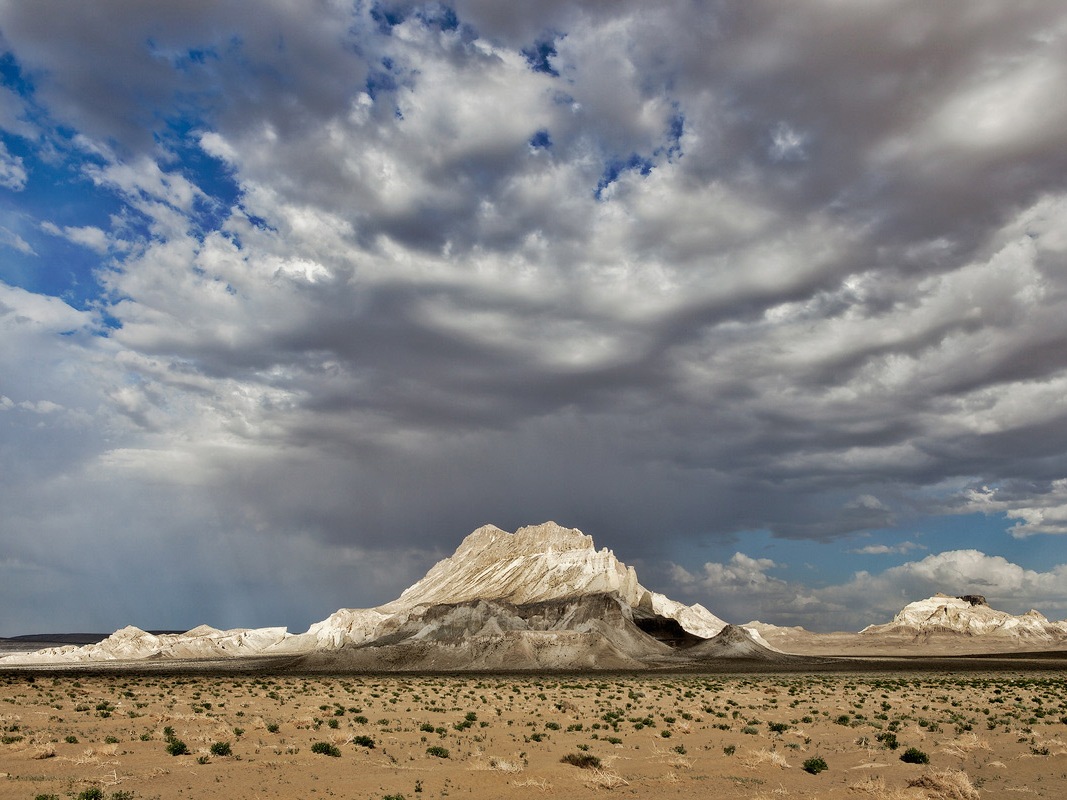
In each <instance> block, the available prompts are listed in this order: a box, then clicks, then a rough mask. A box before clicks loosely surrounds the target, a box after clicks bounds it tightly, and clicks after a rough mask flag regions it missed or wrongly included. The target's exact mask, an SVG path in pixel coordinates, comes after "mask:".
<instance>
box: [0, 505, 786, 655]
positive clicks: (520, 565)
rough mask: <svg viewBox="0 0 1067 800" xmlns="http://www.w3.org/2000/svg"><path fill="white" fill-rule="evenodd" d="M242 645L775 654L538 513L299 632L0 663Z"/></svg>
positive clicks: (121, 645)
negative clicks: (392, 594)
mask: <svg viewBox="0 0 1067 800" xmlns="http://www.w3.org/2000/svg"><path fill="white" fill-rule="evenodd" d="M242 657H244V658H252V657H259V658H266V657H270V658H275V659H277V658H281V657H284V658H289V659H290V660H291V663H292V664H293V665H294V666H299V667H302V668H306V669H317V668H321V669H351V670H467V669H477V670H497V669H526V670H529V669H642V668H646V667H650V666H671V665H674V666H686V665H692V664H699V663H701V662H703V661H708V660H715V659H723V658H735V659H736V658H745V659H779V658H782V657H786V656H784V654H781V653H779V652H778V651H776V650H775V649H774V648H772V647H770V646H769V645H768V644H767V643H766V642H765V641H763V640H762V639H761V638H760V637H759V635H758V634H756V633H754V632H750V631H746V630H744V629H742V628H735V627H733V626H727V625H726V623H725V622H723V620H721V619H719V618H718V617H716V616H715V615H714V614H712V613H711V612H710V611H708V610H707V609H706V608H704V607H703V606H701V605H692V606H686V605H683V604H682V603H678V602H676V601H674V600H671V599H670V598H668V597H665V596H664V595H662V594H659V593H656V592H652V591H649V590H648V589H646V588H645V587H643V586H642V585H641V584H640V583H639V582H638V580H637V574H636V573H635V572H634V570H633V568H632V567H627V566H626V565H625V564H623V563H621V562H620V561H619V560H618V559H616V558H615V555H614V554H613V553H612V552H611V551H610V550H607V549H602V550H597V549H596V548H595V547H594V545H593V540H592V539H591V538H590V537H589V536H586V535H585V534H583V533H582V532H581V531H579V530H577V529H573V528H563V527H561V526H559V525H557V524H556V523H554V522H546V523H544V524H542V525H535V526H530V527H525V528H520V529H519V530H517V531H516V532H515V533H508V532H506V531H503V530H501V529H500V528H497V527H495V526H492V525H487V526H484V527H482V528H479V529H478V530H476V531H474V532H473V533H471V534H470V535H469V536H467V537H466V538H465V539H464V540H463V542H462V543H461V544H460V546H459V548H458V549H457V550H456V552H455V553H454V554H453V555H452V556H451V557H449V558H446V559H444V560H442V561H440V562H438V563H437V564H436V565H434V566H433V567H432V568H431V569H430V571H429V572H427V573H426V575H425V577H423V578H422V580H420V581H418V582H417V583H416V584H414V585H413V586H411V587H410V588H408V589H407V590H406V591H404V592H403V593H402V594H401V595H400V597H399V598H397V599H396V600H394V601H392V602H391V603H387V604H385V605H382V606H378V607H376V608H367V609H340V610H339V611H336V612H335V613H333V614H331V615H330V616H329V617H328V618H327V619H325V620H323V621H321V622H318V623H315V624H314V625H312V626H311V627H310V628H309V629H308V630H307V632H305V633H302V634H290V633H288V632H287V631H286V630H285V629H284V628H263V629H252V630H247V629H237V630H230V631H219V630H216V629H214V628H209V627H207V626H201V627H200V628H195V629H193V630H191V631H189V632H188V633H183V634H171V635H162V636H156V635H152V634H149V633H146V632H145V631H141V630H138V629H137V628H132V627H128V628H123V629H122V630H120V631H118V632H117V633H115V634H112V635H111V636H110V637H108V638H107V639H105V640H103V641H102V642H100V643H98V644H94V645H88V646H84V647H74V646H68V647H59V648H51V649H48V650H41V651H38V652H35V653H30V654H24V655H16V656H9V657H7V658H3V659H0V666H8V665H11V666H14V665H16V664H31V663H34V664H42V663H43V664H83V663H93V664H97V663H101V662H112V663H118V662H123V663H127V662H141V663H143V662H144V661H145V660H154V661H182V662H188V661H214V662H218V661H228V660H232V659H239V658H242Z"/></svg>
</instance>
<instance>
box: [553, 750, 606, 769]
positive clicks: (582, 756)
mask: <svg viewBox="0 0 1067 800" xmlns="http://www.w3.org/2000/svg"><path fill="white" fill-rule="evenodd" d="M560 762H561V763H563V764H571V765H572V766H575V767H581V768H582V769H600V759H599V758H597V757H596V756H594V755H593V754H592V753H567V755H565V756H563V758H561V759H560Z"/></svg>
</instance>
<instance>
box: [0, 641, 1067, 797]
mask: <svg viewBox="0 0 1067 800" xmlns="http://www.w3.org/2000/svg"><path fill="white" fill-rule="evenodd" d="M1058 663H1059V665H1060V666H1055V665H1053V664H1048V663H1046V664H1044V665H1038V666H1037V667H1034V666H1033V665H1029V666H1028V665H1027V664H1026V663H1023V662H1020V665H1019V667H1018V668H1012V667H1010V665H1008V666H1005V665H1003V664H1002V665H1001V666H1000V667H998V668H997V669H993V670H987V669H983V668H980V667H979V666H978V665H975V666H974V667H972V668H967V669H962V670H953V669H939V668H938V669H930V668H923V669H905V670H890V671H881V670H879V669H867V670H859V671H840V670H829V671H822V672H810V673H806V672H803V671H793V672H735V673H730V672H723V673H715V674H661V673H645V674H608V673H604V674H595V673H594V674H580V675H577V674H576V675H561V674H554V675H530V674H527V675H518V674H512V675H508V674H499V675H484V674H483V675H477V674H468V675H396V674H393V675H328V674H290V673H285V672H280V673H266V672H261V673H254V672H252V673H250V672H246V673H240V672H225V673H221V672H220V673H210V672H207V673H195V672H188V673H182V672H171V671H162V672H151V671H144V672H129V671H114V672H101V671H80V672H79V671H59V672H53V671H39V672H32V671H31V672H21V671H11V672H7V673H3V674H0V735H2V739H0V741H2V744H0V800H35V799H37V800H41V799H42V798H57V799H59V798H82V800H93V799H94V798H102V799H103V800H142V799H143V800H150V799H151V798H160V799H161V800H174V799H176V798H180V799H181V800H188V798H201V797H225V798H231V800H237V799H239V798H266V797H278V798H297V797H299V798H309V797H320V798H334V797H336V798H373V800H385V799H387V798H388V799H390V800H396V798H399V797H403V798H406V800H416V799H417V798H443V797H452V798H472V800H481V799H482V798H518V797H522V798H528V797H552V796H557V797H567V798H570V797H575V798H583V797H604V796H612V795H617V796H620V797H654V798H661V797H662V798H673V797H679V798H681V797H685V798H689V797H732V798H753V800H755V799H756V798H816V797H817V798H852V799H854V800H855V799H859V800H862V799H863V798H872V800H875V799H877V798H894V799H895V798H953V799H955V798H962V799H964V800H967V798H979V797H989V798H1005V797H1019V798H1031V797H1033V798H1040V797H1049V798H1061V797H1064V796H1065V795H1067V670H1064V669H1063V668H1062V662H1058ZM909 753H910V757H908V758H903V757H904V756H905V754H909ZM924 762H925V763H924Z"/></svg>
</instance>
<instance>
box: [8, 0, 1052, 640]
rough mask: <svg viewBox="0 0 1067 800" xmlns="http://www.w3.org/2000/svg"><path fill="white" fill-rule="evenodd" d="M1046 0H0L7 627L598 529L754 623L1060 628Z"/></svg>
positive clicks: (385, 574) (117, 612) (94, 618)
mask: <svg viewBox="0 0 1067 800" xmlns="http://www.w3.org/2000/svg"><path fill="white" fill-rule="evenodd" d="M1065 39H1067V7H1065V6H1064V4H1063V3H1061V2H1058V0H1047V1H1045V2H1033V1H1030V2H1028V1H1027V0H1020V2H1016V3H1011V4H1005V3H1002V2H999V0H970V1H969V2H966V3H929V2H927V0H915V1H914V2H912V1H911V0H894V2H878V1H872V0H864V1H863V2H859V1H858V0H856V1H855V2H853V1H850V0H802V1H801V2H797V3H788V4H783V3H780V2H777V0H745V1H744V2H710V1H709V2H695V1H690V0H665V1H664V2H661V3H654V4H652V3H647V2H644V0H611V1H610V2H607V0H589V1H588V2H568V1H566V0H545V2H539V3H499V2H490V1H489V0H455V2H451V3H449V4H445V3H417V2H392V0H377V1H374V0H370V1H367V0H347V2H344V1H342V0H314V2H310V1H305V0H299V1H298V0H261V2H257V3H255V4H254V6H253V5H251V4H248V3H246V2H235V1H234V0H165V1H164V2H153V3H145V2H140V1H139V0H137V1H135V0H94V2H92V3H69V2H66V1H65V0H35V2H32V3H26V2H18V0H0V636H11V635H18V634H24V633H31V632H44V631H47V632H65V631H100V632H107V631H111V630H115V629H117V628H119V627H122V626H124V625H127V624H132V625H136V626H138V627H142V628H151V629H187V628H191V627H193V626H195V625H198V624H201V623H206V624H211V625H214V626H216V627H221V628H229V627H239V626H240V627H252V626H268V625H286V626H288V627H289V628H290V630H293V631H302V630H305V629H306V628H307V626H308V625H310V624H311V623H312V622H314V621H317V620H319V619H322V618H324V617H326V616H327V615H329V614H330V613H331V612H332V611H334V610H336V609H337V608H341V607H369V606H374V605H378V604H381V603H384V602H387V601H389V600H391V599H393V598H395V597H396V596H397V595H399V593H400V592H401V591H402V590H403V589H404V588H405V587H407V586H408V585H410V584H411V583H413V582H414V581H415V580H417V579H418V578H419V577H421V575H422V574H423V573H424V572H425V570H426V569H428V568H429V567H430V566H431V565H432V564H433V563H434V562H435V561H437V560H438V559H440V558H443V557H445V556H448V555H450V554H451V552H452V551H453V550H454V549H455V547H456V546H457V545H458V544H459V542H460V541H461V540H462V538H463V537H464V536H465V535H466V534H468V533H469V532H471V531H472V530H474V529H475V528H477V527H479V526H481V525H483V524H486V523H493V524H496V525H498V526H500V527H502V528H504V529H506V530H509V531H511V530H515V529H516V528H518V527H520V526H522V525H527V524H537V523H540V522H544V521H546V520H555V521H556V522H558V523H560V524H562V525H566V526H570V527H577V528H580V529H581V530H583V531H584V532H585V533H587V534H589V535H591V536H592V537H593V538H594V540H595V542H596V545H597V547H607V548H610V549H611V550H612V551H613V552H614V553H615V554H616V556H618V557H619V558H620V559H621V560H622V561H624V562H625V563H627V564H630V565H633V566H634V567H635V568H636V569H637V570H638V575H639V578H640V579H641V581H642V583H643V584H644V585H645V586H647V587H649V588H650V589H654V590H656V591H660V592H663V593H665V594H667V595H669V596H670V597H673V598H675V599H678V600H682V601H684V602H687V603H693V602H699V603H702V604H703V605H705V606H706V607H707V608H709V609H710V610H712V611H713V612H714V613H716V614H717V615H719V616H721V617H723V618H724V619H727V620H728V621H731V622H747V621H749V620H754V619H759V620H762V621H764V622H771V623H775V624H780V625H803V626H805V627H807V628H808V629H810V630H816V631H820V630H858V629H859V628H862V627H863V626H865V625H867V624H871V623H877V622H884V621H887V620H888V619H890V618H891V617H892V615H893V614H895V613H896V612H897V611H898V610H899V609H900V608H901V607H902V606H903V605H905V604H906V603H908V602H911V601H913V600H917V599H921V598H924V597H928V596H930V595H932V594H934V593H935V592H939V591H940V592H944V593H947V594H963V593H974V594H984V595H986V597H987V598H988V599H989V602H990V603H991V604H992V605H994V607H997V608H1001V609H1003V610H1006V611H1010V612H1012V613H1022V612H1025V611H1026V610H1028V609H1029V608H1036V609H1038V610H1039V611H1041V612H1042V613H1044V614H1045V615H1046V616H1048V617H1049V618H1050V619H1054V620H1059V619H1064V618H1067V535H1065V534H1067V104H1065V103H1064V102H1063V88H1062V87H1063V86H1064V85H1067V41H1065Z"/></svg>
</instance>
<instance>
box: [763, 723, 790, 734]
mask: <svg viewBox="0 0 1067 800" xmlns="http://www.w3.org/2000/svg"><path fill="white" fill-rule="evenodd" d="M767 727H768V728H769V729H770V730H771V731H772V732H773V733H785V732H786V731H787V730H789V723H788V722H768V723H767Z"/></svg>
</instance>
